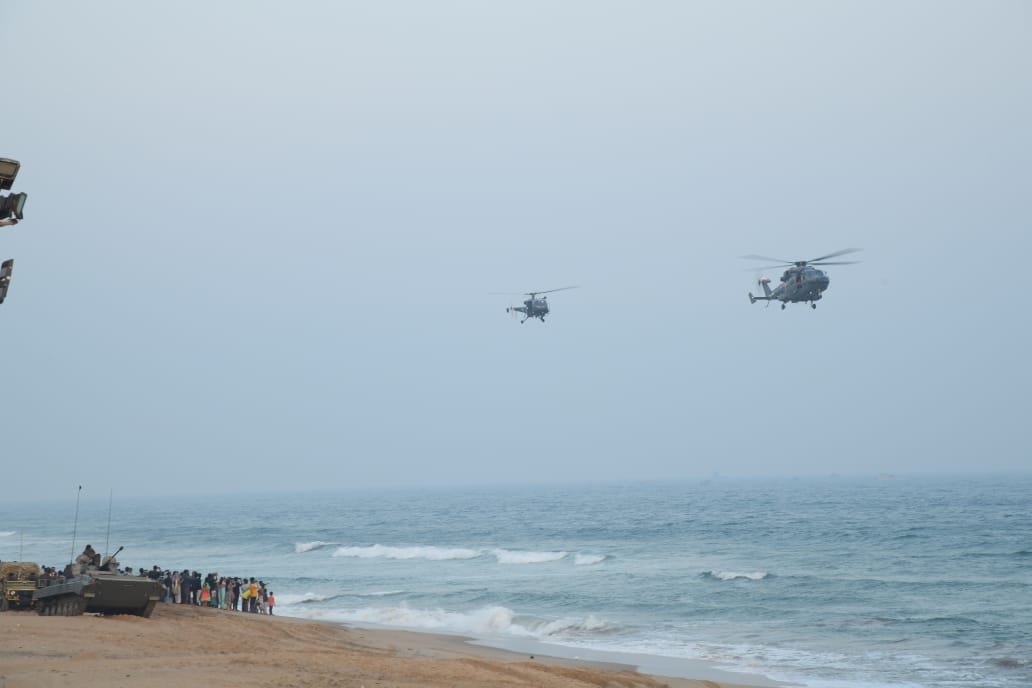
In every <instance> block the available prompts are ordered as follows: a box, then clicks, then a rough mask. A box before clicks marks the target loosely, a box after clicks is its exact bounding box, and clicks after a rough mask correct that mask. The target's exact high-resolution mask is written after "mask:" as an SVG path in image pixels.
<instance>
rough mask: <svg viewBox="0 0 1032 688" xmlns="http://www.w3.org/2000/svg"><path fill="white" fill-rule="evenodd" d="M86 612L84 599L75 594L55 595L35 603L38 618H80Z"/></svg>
mask: <svg viewBox="0 0 1032 688" xmlns="http://www.w3.org/2000/svg"><path fill="white" fill-rule="evenodd" d="M85 611H86V598H85V597H82V596H81V595H76V594H75V593H68V594H66V595H56V596H54V597H47V598H44V599H41V600H37V601H36V612H37V613H38V614H39V615H40V616H82V614H83V612H85Z"/></svg>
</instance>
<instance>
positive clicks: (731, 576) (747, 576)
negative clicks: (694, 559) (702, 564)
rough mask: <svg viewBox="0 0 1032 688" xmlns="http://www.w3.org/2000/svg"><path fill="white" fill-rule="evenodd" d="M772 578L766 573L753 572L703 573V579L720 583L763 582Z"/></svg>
mask: <svg viewBox="0 0 1032 688" xmlns="http://www.w3.org/2000/svg"><path fill="white" fill-rule="evenodd" d="M768 576H770V574H769V573H767V572H766V571H752V572H741V571H703V572H702V577H703V578H712V579H713V580H719V581H731V580H738V579H739V578H741V579H744V580H751V581H758V580H763V579H764V578H767V577H768Z"/></svg>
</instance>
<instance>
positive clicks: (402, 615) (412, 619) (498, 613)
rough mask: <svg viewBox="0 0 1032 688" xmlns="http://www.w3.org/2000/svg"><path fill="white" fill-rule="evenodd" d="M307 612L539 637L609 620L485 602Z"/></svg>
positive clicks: (602, 627) (595, 628) (593, 631)
mask: <svg viewBox="0 0 1032 688" xmlns="http://www.w3.org/2000/svg"><path fill="white" fill-rule="evenodd" d="M306 616H312V617H317V618H319V619H323V620H329V621H338V622H343V623H351V624H356V623H357V624H373V625H377V626H391V627H395V628H410V629H417V630H430V631H435V632H440V633H455V634H463V635H480V636H483V635H494V636H499V635H500V636H513V637H520V638H536V639H540V640H546V639H550V640H559V639H563V638H584V637H586V636H593V635H599V634H605V633H608V632H611V631H612V630H613V629H614V627H613V626H612V624H610V623H609V622H607V621H605V620H604V619H601V618H599V617H596V616H594V615H589V616H588V617H586V618H581V619H578V618H564V619H555V620H539V621H531V620H521V621H515V620H514V618H515V616H516V615H515V613H514V612H513V611H512V610H511V609H509V608H508V607H502V606H487V607H480V608H478V609H473V610H470V611H468V612H454V611H446V610H443V609H414V608H412V607H408V606H406V605H402V606H397V607H363V608H359V609H337V610H330V611H317V612H313V613H311V614H306Z"/></svg>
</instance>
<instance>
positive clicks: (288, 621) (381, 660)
mask: <svg viewBox="0 0 1032 688" xmlns="http://www.w3.org/2000/svg"><path fill="white" fill-rule="evenodd" d="M64 686H76V687H77V688H123V687H124V688H184V687H185V688H206V687H209V686H212V687H220V688H221V687H224V688H243V687H244V686H247V687H251V686H259V687H268V688H273V687H275V688H323V687H327V688H417V687H421V688H485V687H493V686H497V687H499V688H503V687H504V688H517V687H521V688H522V687H526V688H532V687H533V688H610V687H612V688H660V687H661V686H669V688H703V687H705V688H740V687H736V686H735V684H731V683H724V682H717V681H712V680H702V679H700V680H690V679H673V678H661V677H655V676H648V675H645V674H642V673H639V672H638V671H636V669H635V668H634V667H633V666H626V665H620V664H611V663H603V662H591V661H582V660H575V659H559V658H553V657H543V656H540V655H533V658H532V657H531V656H530V655H526V654H519V653H515V652H508V651H505V650H497V649H493V648H488V647H483V646H479V645H471V644H469V643H467V642H466V641H465V640H463V639H462V638H458V637H453V636H445V635H435V634H429V633H410V632H405V631H392V630H368V629H360V628H343V627H340V626H338V625H336V624H329V623H322V622H317V621H308V620H302V619H292V618H287V617H278V616H277V617H265V616H255V615H251V614H243V613H233V612H224V611H218V610H213V609H202V608H198V607H188V606H180V605H158V607H157V609H156V610H155V612H154V614H153V616H152V617H151V618H150V619H142V618H139V617H134V616H112V617H101V616H95V615H92V614H87V615H84V616H77V617H42V616H38V615H36V614H35V613H33V612H6V613H3V614H0V688H50V687H53V688H58V687H62V688H63V687H64Z"/></svg>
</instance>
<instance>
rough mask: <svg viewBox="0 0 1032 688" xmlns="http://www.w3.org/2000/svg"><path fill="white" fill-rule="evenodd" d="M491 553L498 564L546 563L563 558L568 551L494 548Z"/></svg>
mask: <svg viewBox="0 0 1032 688" xmlns="http://www.w3.org/2000/svg"><path fill="white" fill-rule="evenodd" d="M493 554H494V555H495V558H496V559H498V563H499V564H547V563H549V562H552V561H559V560H561V559H565V558H566V557H567V556H568V555H569V554H570V553H569V552H517V551H513V550H509V549H496V550H494V552H493Z"/></svg>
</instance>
